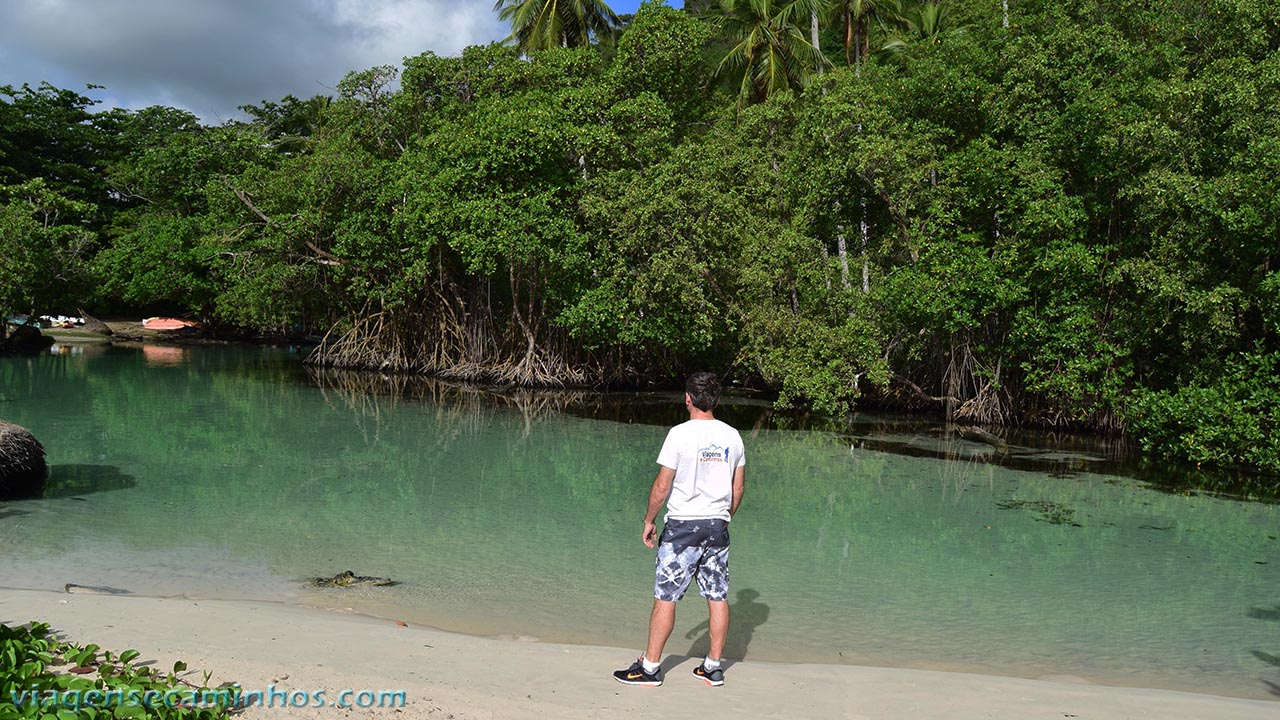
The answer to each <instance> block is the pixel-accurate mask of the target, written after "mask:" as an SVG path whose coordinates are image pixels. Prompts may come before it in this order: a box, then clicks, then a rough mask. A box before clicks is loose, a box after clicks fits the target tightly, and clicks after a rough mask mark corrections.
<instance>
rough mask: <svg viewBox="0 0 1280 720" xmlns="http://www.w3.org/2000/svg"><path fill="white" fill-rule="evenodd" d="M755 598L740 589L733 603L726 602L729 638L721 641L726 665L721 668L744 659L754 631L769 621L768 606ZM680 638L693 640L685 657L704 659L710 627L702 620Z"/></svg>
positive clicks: (709, 640)
mask: <svg viewBox="0 0 1280 720" xmlns="http://www.w3.org/2000/svg"><path fill="white" fill-rule="evenodd" d="M758 597H760V593H758V592H756V591H755V590H752V589H751V588H744V589H742V590H739V591H738V599H737V601H736V602H731V603H729V637H727V638H725V641H724V658H725V660H727V661H729V662H726V663H725V667H729V666H730V665H732V664H733V662H732V661H734V660H741V659H743V658H745V657H746V656H747V647H748V646H749V645H751V636H752V635H754V634H755V631H756V628H758V627H760V626H761V625H763V624H765V622H766V621H768V620H769V606H768V605H765V604H764V603H760V602H756V598H758ZM684 636H685V637H686V638H697V639H696V640H694V641H693V644H692V645H690V646H689V652H688V655H689V657H695V658H696V657H705V656H706V654H707V649H708V648H709V647H710V646H711V634H710V626H709V625H708V623H707V621H706V620H703V621H702V622H701V623H699V624H698V625H695V626H694V628H693V629H692V630H690V631H689V632H687V633H685V634H684Z"/></svg>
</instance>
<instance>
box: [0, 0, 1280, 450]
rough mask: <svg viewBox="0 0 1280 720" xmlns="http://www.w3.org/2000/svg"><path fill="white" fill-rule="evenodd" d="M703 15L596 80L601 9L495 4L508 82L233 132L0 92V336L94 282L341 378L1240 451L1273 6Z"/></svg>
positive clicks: (435, 68) (30, 93) (355, 105)
mask: <svg viewBox="0 0 1280 720" xmlns="http://www.w3.org/2000/svg"><path fill="white" fill-rule="evenodd" d="M712 5H713V4H711V3H702V4H699V7H697V8H692V7H691V8H690V9H691V10H693V12H679V11H676V10H673V9H671V8H669V7H666V6H665V5H664V4H661V3H657V2H647V3H644V4H643V5H642V6H641V7H640V9H639V11H638V12H637V14H636V15H635V16H634V17H633V18H631V21H630V23H629V24H628V26H627V27H626V29H625V30H624V31H623V32H622V33H621V34H620V36H619V37H618V40H617V44H616V46H613V47H611V46H608V45H607V44H606V43H597V44H596V45H594V46H593V45H591V44H590V42H591V41H595V40H602V39H604V36H605V35H606V34H608V33H606V29H607V28H606V26H608V25H610V24H611V23H612V22H613V20H610V17H611V13H608V12H607V8H605V7H604V6H603V5H601V4H599V3H576V4H575V3H569V2H564V3H552V4H546V3H541V2H539V3H529V2H506V1H505V0H504V2H502V3H499V7H498V10H499V13H500V14H501V15H502V17H504V18H505V19H507V20H509V21H511V22H512V23H513V29H514V30H516V33H515V34H514V35H513V37H514V38H515V39H516V40H517V41H518V47H511V46H503V45H496V44H495V45H488V46H483V47H471V48H467V49H465V50H464V51H463V52H462V53H461V55H460V56H458V57H438V56H436V55H434V54H431V53H424V54H422V55H419V56H416V57H412V58H408V59H406V60H405V63H404V65H403V67H402V68H396V67H391V66H384V67H375V68H369V69H365V70H360V71H357V72H353V73H351V74H350V75H348V76H347V77H346V78H345V79H344V80H343V81H342V83H340V84H339V87H338V92H337V95H336V97H334V98H332V99H327V98H323V97H320V98H312V99H311V100H299V99H297V98H295V97H293V96H287V97H285V98H284V99H282V100H281V101H279V102H271V101H263V102H262V103H261V104H259V105H247V106H245V107H244V109H245V111H246V112H247V113H248V115H249V116H250V121H249V122H234V123H228V124H226V125H223V126H219V127H205V126H202V125H201V124H200V123H199V122H197V121H196V120H195V118H193V117H192V116H190V114H189V113H184V112H183V111H180V110H174V109H172V108H148V109H145V110H141V111H136V112H135V111H123V110H112V111H109V112H104V113H93V112H91V110H90V108H91V106H92V104H93V101H92V100H91V99H89V98H87V97H83V96H81V95H79V94H77V93H71V92H67V91H59V90H57V89H55V88H51V87H48V86H42V87H41V88H38V89H32V88H30V87H25V86H24V88H23V89H21V90H15V89H13V88H6V89H4V92H3V93H0V120H3V122H0V178H3V180H0V182H3V183H4V185H5V186H6V187H8V188H10V189H12V188H28V189H29V191H28V192H26V193H25V194H24V193H21V192H17V191H12V190H7V191H6V194H5V196H4V203H5V204H4V205H3V206H0V250H3V252H0V310H5V311H17V310H32V309H40V308H45V309H54V308H55V307H56V306H60V305H61V304H65V303H71V302H74V301H78V300H79V299H80V297H81V296H82V295H84V294H85V291H84V290H83V288H84V287H85V285H86V284H85V283H83V278H84V267H86V264H87V266H88V267H89V268H91V269H92V271H93V273H94V275H93V277H94V279H96V280H97V282H96V283H92V284H93V285H95V286H96V287H97V288H98V295H99V297H100V305H103V306H107V307H112V306H114V307H122V306H123V307H131V308H140V307H148V308H149V307H153V306H160V307H167V308H174V309H181V310H183V311H186V312H190V313H194V314H199V315H202V316H204V317H206V318H208V319H212V320H214V321H215V322H219V323H222V324H224V325H231V326H236V327H241V328H245V329H251V330H255V331H261V330H267V331H275V332H286V331H287V332H290V333H293V332H307V333H311V334H317V335H320V334H325V333H328V334H329V338H330V342H327V343H326V345H325V346H324V348H323V352H322V353H321V354H320V357H321V358H322V359H325V360H326V361H327V362H332V363H334V364H341V365H349V366H354V367H377V368H384V369H400V370H413V371H427V372H433V373H440V374H445V375H450V376H453V377H461V378H468V379H478V378H487V379H489V380H493V381H497V382H503V383H509V382H512V383H533V384H552V385H555V384H563V383H604V382H612V381H621V382H640V381H645V380H651V379H667V380H669V379H672V378H675V377H677V376H679V375H681V374H684V373H685V372H687V371H688V370H689V369H690V368H692V367H694V366H702V367H712V368H716V369H719V370H722V371H726V372H728V373H731V374H733V375H735V376H737V377H736V379H738V380H741V381H744V382H747V383H752V384H755V385H758V386H763V387H766V388H769V389H771V390H774V391H776V392H777V393H778V396H779V398H780V401H781V402H782V403H784V404H795V405H809V406H812V407H815V408H820V409H823V410H828V411H833V412H839V411H843V410H847V409H849V408H851V407H853V406H854V404H855V403H857V402H862V401H864V400H867V399H870V400H872V401H874V402H878V403H882V404H887V405H896V406H908V407H914V408H920V409H928V410H932V411H935V412H939V413H941V412H951V413H953V417H955V418H959V419H963V420H966V421H969V422H991V423H1014V424H1035V425H1046V426H1073V427H1083V428H1090V429H1095V430H1103V431H1120V430H1123V429H1124V428H1125V424H1126V422H1128V420H1127V418H1136V417H1139V416H1141V417H1148V418H1150V417H1155V415H1152V414H1151V413H1149V412H1147V411H1145V410H1144V411H1143V412H1136V411H1132V408H1131V405H1132V404H1133V403H1134V402H1135V401H1134V398H1135V397H1146V398H1166V400H1167V401H1168V403H1172V402H1174V400H1173V398H1176V397H1179V396H1178V393H1179V392H1183V391H1189V390H1187V388H1186V383H1187V382H1188V379H1189V378H1214V380H1213V381H1212V382H1210V383H1209V385H1208V386H1207V387H1213V388H1218V389H1217V390H1215V391H1214V392H1215V393H1216V395H1215V397H1219V398H1222V402H1223V403H1227V404H1230V403H1235V404H1236V405H1235V406H1236V407H1237V409H1238V410H1239V413H1240V414H1241V415H1240V416H1241V417H1242V418H1243V417H1245V416H1248V417H1252V418H1255V419H1257V420H1258V422H1260V423H1261V422H1262V420H1261V418H1262V417H1263V416H1262V415H1259V413H1260V412H1261V410H1260V409H1257V407H1258V406H1256V405H1250V403H1251V402H1252V401H1250V400H1247V399H1246V395H1243V394H1241V393H1240V392H1237V391H1236V390H1234V389H1230V388H1234V387H1236V385H1238V384H1239V383H1235V384H1230V383H1229V384H1228V385H1226V386H1222V387H1219V381H1218V380H1217V379H1216V378H1229V377H1237V376H1239V377H1243V375H1241V374H1240V373H1242V372H1243V371H1240V370H1239V369H1238V366H1239V362H1240V361H1239V360H1238V358H1240V357H1242V356H1250V357H1251V356H1252V355H1250V353H1261V354H1262V355H1263V356H1266V355H1267V354H1268V353H1275V352H1280V343H1278V341H1277V338H1280V299H1277V298H1280V280H1277V279H1276V278H1277V270H1276V268H1277V267H1280V257H1277V255H1276V247H1277V246H1276V243H1275V242H1274V240H1275V238H1276V237H1280V160H1277V158H1280V116H1278V115H1277V114H1276V113H1275V112H1274V108H1273V105H1274V102H1273V98H1275V97H1278V96H1280V54H1278V53H1277V50H1276V48H1277V47H1280V28H1277V25H1276V23H1275V22H1274V20H1273V18H1274V17H1275V16H1276V6H1275V2H1274V0H1247V1H1245V2H1235V1H1234V0H1233V1H1232V2H1228V1H1227V0H1221V1H1219V0H1212V1H1211V2H1210V3H1209V4H1207V5H1206V4H1204V3H1191V2H1188V1H1187V0H1161V2H1159V3H1156V4H1148V5H1138V6H1135V5H1132V4H1131V3H1126V2H1120V1H1118V0H1068V1H1067V2H1044V1H1043V0H1027V1H1026V2H1021V3H1016V4H1013V5H1012V6H1011V7H1010V8H1009V11H1008V12H1009V18H1008V19H1009V23H1008V26H1007V27H1006V26H1005V25H1004V23H1003V20H1004V18H1003V17H1002V16H1003V13H1004V10H1003V8H1002V7H999V6H997V5H987V6H981V7H979V6H974V5H967V6H963V8H962V7H961V6H958V5H954V4H952V3H951V0H945V2H932V1H925V0H922V1H921V2H919V3H916V2H908V1H907V0H902V2H888V1H887V0H885V1H883V2H872V1H870V0H862V1H860V2H853V1H852V0H850V1H849V2H818V1H817V0H814V1H812V2H810V1H809V0H792V1H789V2H782V1H781V0H778V1H774V0H742V1H741V2H738V1H736V0H732V1H729V2H723V3H718V4H714V5H715V6H714V7H713V6H712ZM540 9H549V10H550V11H551V14H549V15H548V14H542V15H538V13H537V12H535V11H538V10H540ZM592 18H594V19H592ZM815 18H817V20H818V21H819V27H818V31H819V33H818V34H819V37H820V38H821V43H820V44H821V45H822V47H823V48H824V49H825V50H826V52H827V53H829V54H830V55H831V56H832V57H833V58H836V59H839V57H840V56H842V55H843V56H844V58H845V59H846V61H847V64H848V65H850V67H841V68H833V67H832V63H830V62H829V61H827V60H826V59H825V58H824V57H823V56H822V55H821V54H820V53H818V51H817V49H816V48H814V47H813V46H812V45H810V42H811V30H812V23H813V21H814V19H815ZM593 23H594V24H593ZM601 23H603V24H601ZM574 28H576V29H574ZM521 32H523V33H524V35H521V34H520V33H521ZM522 38H523V39H522ZM539 38H540V39H539ZM535 40H536V41H537V42H536V43H535ZM526 41H527V42H526ZM535 45H536V47H535ZM886 46H890V47H892V48H893V49H894V50H895V52H892V53H876V52H873V50H878V49H881V48H885V47H886ZM730 70H732V72H730ZM717 71H719V76H720V77H721V78H725V77H727V76H732V77H731V81H732V82H731V84H732V87H730V88H726V87H724V86H723V85H720V84H717V81H716V78H717ZM397 83H398V84H397ZM32 183H40V184H39V185H32ZM31 188H38V189H39V191H38V192H37V191H36V190H31ZM40 193H45V195H40ZM37 196H39V197H42V198H44V199H32V198H36V197H37ZM58 203H63V204H62V205H58ZM67 203H80V204H79V205H73V204H67ZM44 207H59V208H62V209H60V210H59V211H58V213H56V214H50V213H48V212H45V211H43V210H41V209H40V208H44ZM50 268H53V269H56V273H52V274H51V273H48V272H46V270H47V269H50ZM77 288H80V290H77ZM59 309H60V308H59ZM1255 348H1257V349H1256V350H1255ZM1202 382H1203V381H1202ZM1223 382H1226V381H1225V380H1224V381H1223ZM1233 382H1234V381H1233ZM1240 382H1243V381H1240ZM868 396H869V398H868ZM1248 397H1252V396H1248ZM1143 402H1147V403H1154V402H1156V401H1155V400H1150V399H1148V400H1144V401H1143ZM1162 402H1163V401H1162ZM1144 407H1145V406H1144ZM1152 407H1154V405H1153V406H1152ZM1161 407H1164V408H1165V411H1166V415H1163V416H1161V417H1164V418H1165V420H1161V421H1159V422H1156V421H1151V423H1154V424H1150V423H1149V424H1147V425H1142V427H1143V428H1147V429H1146V430H1144V431H1143V432H1156V430H1154V429H1151V428H1163V427H1167V422H1166V420H1168V418H1169V417H1172V415H1170V414H1169V413H1172V412H1173V410H1174V405H1162V406H1161ZM1152 412H1154V411H1152ZM1135 422H1136V421H1135ZM1143 422H1146V421H1143ZM1233 422H1234V421H1233ZM1160 432H1164V431H1160ZM1152 437H1155V436H1154V435H1153V436H1152ZM1198 437H1203V435H1199V436H1198ZM1247 437H1250V436H1249V434H1248V433H1246V432H1244V431H1241V432H1239V433H1234V434H1231V435H1229V436H1226V437H1223V438H1219V439H1217V440H1215V443H1216V444H1215V445H1214V446H1215V447H1218V446H1221V447H1222V448H1227V447H1228V446H1229V445H1230V444H1231V443H1232V442H1236V443H1244V442H1245V439H1246V438H1247ZM1263 437H1264V438H1265V439H1266V442H1267V443H1274V439H1272V436H1271V435H1268V434H1265V433H1264V435H1263ZM1232 438H1234V440H1233V439H1232ZM1161 446H1162V447H1164V446H1167V447H1172V448H1180V449H1179V450H1178V452H1181V453H1182V454H1183V455H1184V456H1190V455H1191V454H1195V455H1196V456H1197V458H1200V457H1208V455H1209V453H1208V452H1207V451H1203V450H1195V451H1194V453H1193V452H1192V451H1191V450H1190V447H1191V446H1190V445H1186V444H1179V443H1161ZM1246 450H1247V448H1244V447H1243V446H1239V447H1236V448H1235V449H1234V450H1233V452H1236V453H1237V455H1239V456H1240V457H1244V454H1242V453H1246ZM1224 452H1225V450H1224ZM1259 452H1262V451H1259ZM1266 452H1270V450H1266ZM1251 457H1252V456H1251ZM1257 457H1258V458H1263V457H1264V456H1263V455H1259V456H1257ZM1222 462H1226V460H1222ZM1232 462H1252V461H1244V460H1238V461H1232Z"/></svg>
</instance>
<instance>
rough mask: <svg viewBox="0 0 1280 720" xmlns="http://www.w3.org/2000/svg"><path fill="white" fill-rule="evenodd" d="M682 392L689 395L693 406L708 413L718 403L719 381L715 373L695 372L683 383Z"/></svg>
mask: <svg viewBox="0 0 1280 720" xmlns="http://www.w3.org/2000/svg"><path fill="white" fill-rule="evenodd" d="M684 391H685V392H687V393H689V399H690V400H692V401H693V406H694V407H696V408H698V409H699V410H701V411H703V412H709V411H711V410H713V409H714V408H715V406H716V405H717V404H719V402H720V380H719V379H718V378H716V374H715V373H709V372H697V373H694V374H692V375H690V376H689V379H688V380H687V381H685V384H684Z"/></svg>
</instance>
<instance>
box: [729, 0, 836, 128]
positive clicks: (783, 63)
mask: <svg viewBox="0 0 1280 720" xmlns="http://www.w3.org/2000/svg"><path fill="white" fill-rule="evenodd" d="M820 5H821V3H819V2H817V1H816V0H722V3H721V7H722V9H723V11H724V21H723V23H722V28H723V31H724V33H725V35H726V36H727V37H728V38H729V39H730V41H731V42H732V43H733V45H732V47H731V48H730V49H729V51H728V53H726V54H725V56H724V59H722V60H721V61H720V65H719V67H718V68H717V72H719V73H726V74H729V73H732V74H733V75H735V76H736V77H739V78H740V79H739V80H737V85H738V106H739V107H742V106H744V105H746V104H748V103H752V102H761V101H763V100H765V99H766V98H768V97H769V96H770V95H773V94H775V93H778V92H782V91H784V90H788V89H799V88H803V87H805V86H807V85H808V84H809V81H810V79H811V78H813V77H814V76H815V75H816V74H817V73H818V72H819V70H821V69H822V68H825V67H826V66H828V65H829V64H830V61H829V60H827V58H826V57H825V56H824V55H822V53H820V52H819V51H818V50H817V49H816V48H814V47H813V45H811V44H809V39H808V37H807V36H806V34H805V32H804V30H803V28H805V27H807V26H808V25H807V24H808V22H809V19H810V16H811V14H812V13H813V12H816V11H817V9H818V8H819V6H820Z"/></svg>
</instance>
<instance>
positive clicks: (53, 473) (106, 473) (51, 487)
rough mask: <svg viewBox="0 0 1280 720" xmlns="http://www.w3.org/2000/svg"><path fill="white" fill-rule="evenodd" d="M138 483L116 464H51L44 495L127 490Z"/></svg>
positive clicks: (53, 496) (73, 494)
mask: <svg viewBox="0 0 1280 720" xmlns="http://www.w3.org/2000/svg"><path fill="white" fill-rule="evenodd" d="M135 485H137V482H135V481H134V479H133V476H132V475H128V474H126V473H123V472H121V471H120V468H118V467H116V466H114V465H75V464H62V465H51V466H49V477H48V479H47V480H45V484H44V492H43V493H42V496H43V497H46V498H62V497H71V496H80V495H89V494H91V493H97V492H107V491H109V490H125V489H128V488H131V487H134V486H135Z"/></svg>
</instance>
